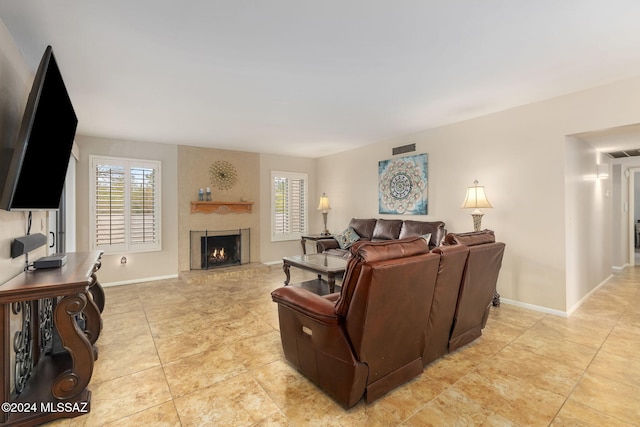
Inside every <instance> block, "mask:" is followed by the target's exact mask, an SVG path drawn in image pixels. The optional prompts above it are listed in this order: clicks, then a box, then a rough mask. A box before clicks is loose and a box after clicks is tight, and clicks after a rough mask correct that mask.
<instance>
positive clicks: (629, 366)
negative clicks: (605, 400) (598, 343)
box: [587, 346, 640, 387]
mask: <svg viewBox="0 0 640 427" xmlns="http://www.w3.org/2000/svg"><path fill="white" fill-rule="evenodd" d="M638 348H640V347H637V346H636V349H638ZM587 372H588V373H590V374H593V375H598V376H601V377H605V378H609V379H611V380H614V381H618V382H621V383H625V384H629V385H631V386H636V387H638V386H640V356H638V355H637V352H636V355H635V358H630V357H627V356H626V355H625V354H622V355H621V354H620V353H618V354H615V353H609V352H608V351H607V349H606V348H604V347H603V350H602V351H600V352H598V354H597V355H596V357H595V359H593V362H591V365H589V368H588V369H587Z"/></svg>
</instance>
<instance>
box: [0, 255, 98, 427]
mask: <svg viewBox="0 0 640 427" xmlns="http://www.w3.org/2000/svg"><path fill="white" fill-rule="evenodd" d="M101 257H102V251H95V252H82V253H68V254H67V263H66V264H65V265H64V266H62V267H60V268H51V269H41V270H36V271H29V272H25V273H22V274H20V275H18V276H17V277H15V278H13V279H11V280H9V281H8V282H6V283H5V284H3V285H1V286H0V352H1V354H2V366H1V368H0V375H1V377H2V387H1V388H0V403H1V404H2V412H0V426H33V425H39V424H42V423H44V422H47V421H51V420H54V419H57V418H65V417H66V418H70V417H77V416H79V415H84V414H86V413H88V412H89V410H90V409H91V392H90V391H89V390H87V385H88V384H89V380H91V374H92V373H93V362H94V360H95V359H97V357H98V351H97V348H96V347H95V346H94V343H95V342H96V340H97V339H98V336H99V335H100V330H101V328H102V318H101V315H100V313H101V311H102V309H103V308H104V293H103V291H102V286H100V283H99V282H98V280H97V277H96V271H97V270H98V269H99V268H100V258H101ZM12 311H13V313H14V314H16V315H18V314H19V315H21V318H22V329H20V330H18V331H17V332H16V333H15V335H14V336H13V337H12V336H11V325H10V321H11V317H10V314H11V312H12ZM56 339H59V341H60V342H61V346H59V347H60V348H59V349H58V351H56V346H55V344H54V341H55V340H56ZM12 363H13V364H14V367H13V369H12V366H11V365H12Z"/></svg>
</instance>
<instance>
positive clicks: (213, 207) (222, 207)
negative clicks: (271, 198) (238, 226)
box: [191, 202, 253, 214]
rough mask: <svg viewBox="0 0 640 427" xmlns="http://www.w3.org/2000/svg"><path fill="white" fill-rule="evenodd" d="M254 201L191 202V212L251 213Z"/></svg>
mask: <svg viewBox="0 0 640 427" xmlns="http://www.w3.org/2000/svg"><path fill="white" fill-rule="evenodd" d="M252 211H253V202H191V213H195V212H201V213H217V214H228V213H251V212H252Z"/></svg>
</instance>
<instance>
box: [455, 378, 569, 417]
mask: <svg viewBox="0 0 640 427" xmlns="http://www.w3.org/2000/svg"><path fill="white" fill-rule="evenodd" d="M451 388H452V389H453V390H455V391H457V392H458V393H462V394H464V395H465V396H467V398H469V399H472V400H474V401H476V402H478V403H479V404H481V405H482V406H483V407H484V408H486V409H487V410H490V411H492V412H493V413H496V414H498V415H500V416H502V417H504V418H507V419H509V420H512V421H513V422H515V423H517V424H520V425H528V426H533V425H540V426H542V425H544V426H546V425H548V424H549V423H550V422H551V421H552V420H553V417H554V416H555V414H556V413H557V412H558V410H559V409H560V408H561V407H562V404H563V403H564V400H565V397H564V396H562V395H559V394H556V393H552V392H549V391H547V390H543V389H540V388H537V387H533V386H531V384H528V383H526V382H523V381H520V379H518V378H517V377H514V376H511V375H504V374H502V373H494V372H491V373H489V372H484V371H476V372H472V373H470V374H468V375H466V376H465V377H464V378H462V379H461V380H460V381H458V382H457V383H456V384H454V385H453V386H452V387H451Z"/></svg>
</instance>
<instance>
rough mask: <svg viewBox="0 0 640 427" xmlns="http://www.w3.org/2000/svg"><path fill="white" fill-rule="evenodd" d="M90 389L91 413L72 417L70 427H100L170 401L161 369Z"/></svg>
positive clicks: (149, 370)
mask: <svg viewBox="0 0 640 427" xmlns="http://www.w3.org/2000/svg"><path fill="white" fill-rule="evenodd" d="M89 389H90V390H91V392H92V397H91V412H90V413H89V414H87V415H83V416H81V417H77V418H73V419H72V420H71V424H70V425H71V426H101V425H104V424H106V423H108V422H110V421H115V420H118V419H121V418H125V417H128V416H130V415H134V414H137V413H138V412H141V411H143V410H145V409H149V408H152V407H154V406H157V405H159V404H162V403H165V402H169V401H170V400H171V393H169V386H168V385H167V380H166V379H165V376H164V372H163V371H162V368H160V367H157V368H151V369H147V370H146V371H141V372H136V373H134V374H131V375H127V376H126V377H120V378H116V379H114V380H110V381H105V382H102V383H99V384H90V385H89Z"/></svg>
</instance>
